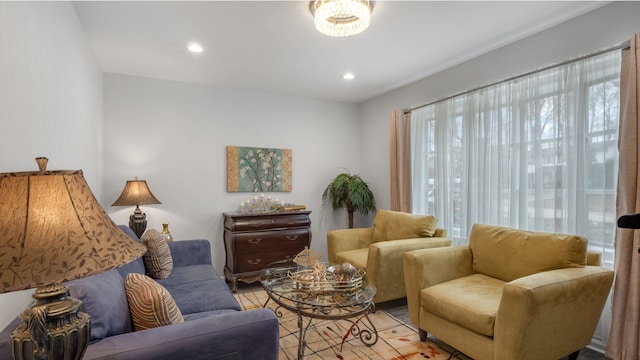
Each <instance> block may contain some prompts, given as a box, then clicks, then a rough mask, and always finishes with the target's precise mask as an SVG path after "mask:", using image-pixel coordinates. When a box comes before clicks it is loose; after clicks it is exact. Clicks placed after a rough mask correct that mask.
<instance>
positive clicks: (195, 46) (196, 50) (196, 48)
mask: <svg viewBox="0 0 640 360" xmlns="http://www.w3.org/2000/svg"><path fill="white" fill-rule="evenodd" d="M187 49H189V51H191V52H194V53H201V52H202V51H203V50H204V49H203V48H202V46H200V44H196V43H190V44H189V45H188V46H187Z"/></svg>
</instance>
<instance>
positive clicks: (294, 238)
mask: <svg viewBox="0 0 640 360" xmlns="http://www.w3.org/2000/svg"><path fill="white" fill-rule="evenodd" d="M297 238H298V235H289V236H287V240H289V241H293V240H296V239H297Z"/></svg>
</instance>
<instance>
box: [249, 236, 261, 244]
mask: <svg viewBox="0 0 640 360" xmlns="http://www.w3.org/2000/svg"><path fill="white" fill-rule="evenodd" d="M247 241H248V242H249V244H252V245H258V244H259V243H260V241H262V239H260V238H257V239H249V240H247Z"/></svg>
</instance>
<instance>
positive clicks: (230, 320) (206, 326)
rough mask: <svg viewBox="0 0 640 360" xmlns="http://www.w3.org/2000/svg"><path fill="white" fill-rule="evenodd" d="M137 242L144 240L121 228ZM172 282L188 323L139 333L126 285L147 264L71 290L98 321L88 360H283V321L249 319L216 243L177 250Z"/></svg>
mask: <svg viewBox="0 0 640 360" xmlns="http://www.w3.org/2000/svg"><path fill="white" fill-rule="evenodd" d="M120 227H121V228H122V229H123V230H124V231H125V232H126V233H127V234H129V236H131V237H132V238H133V239H136V240H138V238H137V236H136V235H135V234H134V233H133V232H132V231H131V230H130V229H129V228H128V227H126V226H120ZM169 248H170V250H171V255H172V257H173V271H172V273H171V275H170V276H169V277H168V278H166V279H162V280H158V283H160V284H161V285H162V286H164V287H165V288H166V289H167V290H168V291H169V293H171V296H172V297H173V299H174V300H175V302H176V304H177V305H178V308H179V309H180V311H181V312H182V315H183V317H184V320H185V322H184V323H181V324H175V325H168V326H162V327H157V328H153V329H148V330H142V331H133V325H132V323H131V317H130V315H129V306H128V303H127V300H126V294H125V290H124V278H125V277H126V274H128V273H130V272H136V273H145V269H144V262H143V261H142V258H140V259H137V260H136V261H134V262H132V263H130V264H127V265H125V266H123V267H121V268H119V269H115V270H110V271H107V272H104V273H101V274H97V275H94V276H90V277H87V278H84V279H79V280H74V281H70V282H68V283H66V285H67V287H68V288H69V290H70V292H71V295H72V296H74V297H76V298H78V299H80V300H82V301H83V309H82V311H84V312H86V313H88V314H89V315H91V342H90V344H89V347H88V348H87V352H86V354H85V356H84V359H131V360H143V359H154V360H157V359H167V360H169V359H172V360H173V359H225V360H227V359H273V360H276V359H278V341H279V333H278V319H277V317H276V316H275V314H274V313H273V311H272V310H269V309H256V310H250V311H242V310H241V308H240V305H239V304H238V302H237V301H236V300H235V298H234V297H233V294H232V293H231V291H230V290H229V288H228V286H227V284H226V283H225V281H224V279H222V278H221V277H220V276H219V275H218V274H217V273H216V271H215V270H214V268H213V266H212V265H211V245H210V243H209V241H208V240H182V241H174V242H170V243H169ZM19 323H20V320H19V319H18V318H17V319H16V320H15V321H13V322H12V323H11V324H9V325H8V326H7V328H5V329H4V330H3V331H2V332H1V333H0V359H2V360H4V359H11V358H12V355H11V339H10V335H11V332H12V331H13V329H15V328H16V327H17V326H18V324H19Z"/></svg>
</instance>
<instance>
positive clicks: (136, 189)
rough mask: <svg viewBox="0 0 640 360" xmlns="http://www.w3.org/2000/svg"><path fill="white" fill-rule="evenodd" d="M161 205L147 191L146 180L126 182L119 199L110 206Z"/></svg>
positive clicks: (149, 191)
mask: <svg viewBox="0 0 640 360" xmlns="http://www.w3.org/2000/svg"><path fill="white" fill-rule="evenodd" d="M147 204H162V203H161V202H160V201H158V199H156V197H155V196H153V194H152V193H151V190H149V186H147V181H146V180H138V179H136V180H127V183H126V184H125V186H124V190H122V194H120V197H119V198H118V199H117V200H116V201H115V202H114V203H113V204H111V206H127V205H147Z"/></svg>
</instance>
